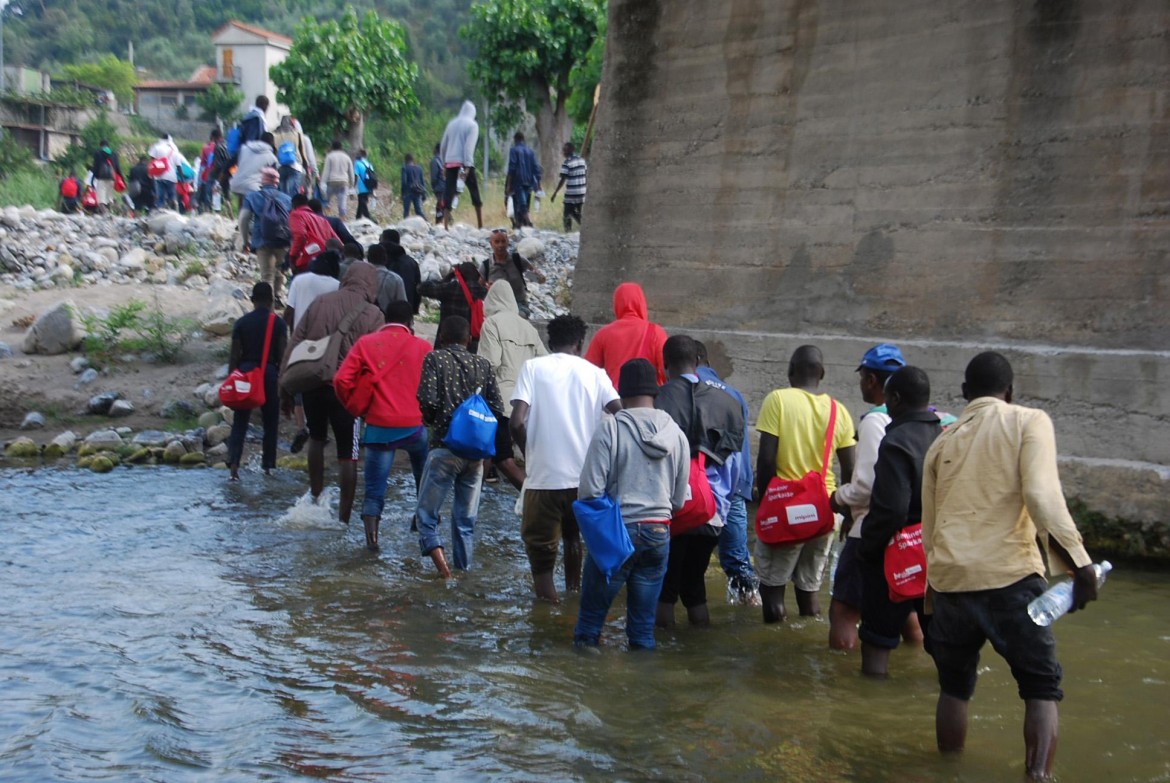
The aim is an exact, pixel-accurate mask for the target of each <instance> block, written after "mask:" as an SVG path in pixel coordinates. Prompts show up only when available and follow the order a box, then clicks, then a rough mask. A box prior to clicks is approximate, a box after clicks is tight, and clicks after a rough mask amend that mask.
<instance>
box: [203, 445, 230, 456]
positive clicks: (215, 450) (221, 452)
mask: <svg viewBox="0 0 1170 783" xmlns="http://www.w3.org/2000/svg"><path fill="white" fill-rule="evenodd" d="M205 453H206V454H207V458H208V459H212V458H214V457H219V458H225V457H227V453H228V445H227V444H226V443H221V444H219V445H218V446H212V447H211V448H209V449H208V450H207V451H206V452H205Z"/></svg>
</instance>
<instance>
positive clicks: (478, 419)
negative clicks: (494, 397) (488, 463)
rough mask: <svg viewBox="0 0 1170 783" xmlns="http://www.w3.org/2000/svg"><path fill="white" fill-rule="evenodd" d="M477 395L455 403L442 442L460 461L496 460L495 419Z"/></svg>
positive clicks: (481, 397)
mask: <svg viewBox="0 0 1170 783" xmlns="http://www.w3.org/2000/svg"><path fill="white" fill-rule="evenodd" d="M479 391H480V390H479V389H476V390H475V394H473V395H471V396H470V397H468V398H467V399H466V400H464V401H463V402H461V403H459V407H458V408H456V409H455V412H454V413H452V414H451V425H450V426H449V427H448V428H447V436H446V437H445V438H443V445H444V446H446V447H447V448H449V449H450V450H451V452H452V453H453V454H454V455H455V456H457V457H462V458H463V459H487V458H488V457H494V456H496V415H495V414H494V413H492V409H491V408H489V407H488V404H487V401H486V400H484V398H483V395H481V394H480V393H479Z"/></svg>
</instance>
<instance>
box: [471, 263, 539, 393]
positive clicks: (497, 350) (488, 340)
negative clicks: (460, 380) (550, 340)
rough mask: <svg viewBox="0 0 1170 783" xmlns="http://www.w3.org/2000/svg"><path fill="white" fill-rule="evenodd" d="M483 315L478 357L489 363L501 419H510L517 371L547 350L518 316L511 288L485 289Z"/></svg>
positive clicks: (536, 335)
mask: <svg viewBox="0 0 1170 783" xmlns="http://www.w3.org/2000/svg"><path fill="white" fill-rule="evenodd" d="M483 315H484V322H483V331H482V332H481V333H480V336H479V355H480V356H482V357H483V358H485V359H487V360H488V362H490V363H491V365H492V369H493V370H494V371H495V373H496V382H497V383H498V384H499V385H500V396H501V397H503V399H504V415H506V416H511V415H512V402H511V400H512V390H513V389H515V388H516V378H517V377H519V375H520V368H521V367H523V366H524V363H525V362H526V361H528V360H529V359H535V358H536V357H537V356H545V355H547V354H548V349H547V348H545V347H544V343H543V342H541V339H540V332H538V331H536V327H535V326H533V325H532V324H530V323H529V322H528V321H526V320H524V318H522V317H521V316H520V310H519V307H518V306H517V304H516V295H515V294H514V293H512V287H511V286H508V285H493V286H492V287H491V288H489V289H488V294H487V298H486V299H484V301H483Z"/></svg>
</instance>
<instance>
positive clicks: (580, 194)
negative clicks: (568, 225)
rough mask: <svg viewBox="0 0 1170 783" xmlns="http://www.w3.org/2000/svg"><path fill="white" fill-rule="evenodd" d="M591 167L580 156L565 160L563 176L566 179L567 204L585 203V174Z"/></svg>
mask: <svg viewBox="0 0 1170 783" xmlns="http://www.w3.org/2000/svg"><path fill="white" fill-rule="evenodd" d="M588 170H589V167H588V166H587V165H585V159H584V158H582V157H581V156H580V155H573V156H571V157H569V158H566V159H565V162H564V164H563V165H562V166H561V176H562V177H564V178H565V203H566V204H584V203H585V174H586V172H587V171H588Z"/></svg>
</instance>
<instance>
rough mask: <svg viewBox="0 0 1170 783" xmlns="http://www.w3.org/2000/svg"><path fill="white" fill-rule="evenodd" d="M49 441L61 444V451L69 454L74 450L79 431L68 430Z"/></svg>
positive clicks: (57, 444)
mask: <svg viewBox="0 0 1170 783" xmlns="http://www.w3.org/2000/svg"><path fill="white" fill-rule="evenodd" d="M49 443H51V444H53V445H56V446H60V447H61V451H63V452H65V453H66V454H68V453H69V452H71V451H73V447H74V446H76V445H77V433H75V432H73V431H72V430H66V431H65V432H62V433H61V434H60V435H58V436H57V437H55V438H53V439H52V440H51V441H49Z"/></svg>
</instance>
